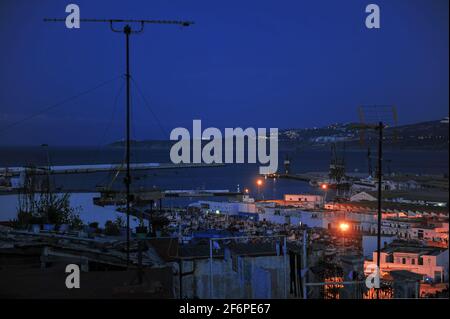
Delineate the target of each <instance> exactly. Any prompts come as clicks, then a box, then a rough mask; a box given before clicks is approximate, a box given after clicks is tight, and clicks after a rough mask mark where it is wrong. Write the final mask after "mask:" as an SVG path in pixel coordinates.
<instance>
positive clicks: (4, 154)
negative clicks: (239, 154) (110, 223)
mask: <svg viewBox="0 0 450 319" xmlns="http://www.w3.org/2000/svg"><path fill="white" fill-rule="evenodd" d="M49 155H50V159H51V163H52V165H80V164H102V163H103V164H105V163H120V162H121V161H122V159H123V158H124V151H123V150H121V149H117V148H101V149H99V148H89V147H84V148H80V147H78V148H73V147H71V148H68V147H57V148H56V147H55V148H50V149H49ZM46 156H47V155H46V153H45V151H44V150H43V149H42V148H40V147H20V148H19V147H8V148H5V147H4V148H0V167H6V166H23V165H29V164H34V165H46V163H47V159H46V158H47V157H46ZM289 156H290V158H291V172H292V173H304V172H312V171H316V172H317V171H327V170H328V165H329V162H330V152H329V151H296V152H290V153H289ZM284 157H285V154H280V156H279V167H280V168H282V163H283V159H284ZM345 159H346V163H347V171H348V172H360V173H361V172H367V171H368V161H367V154H366V151H347V152H346V153H345ZM385 159H386V160H388V161H386V162H385V164H384V166H385V170H386V172H388V171H391V172H403V173H406V172H408V173H416V174H446V173H448V162H449V161H448V159H449V154H448V151H396V152H395V151H388V152H386V154H385ZM132 160H133V162H160V163H166V162H170V159H169V152H168V151H166V150H164V151H162V150H157V151H155V150H149V149H139V150H135V151H134V152H133V156H132ZM373 165H375V163H373ZM257 177H258V165H255V164H234V165H233V164H230V165H227V166H225V167H218V168H199V169H175V170H153V171H147V172H139V173H135V174H134V175H133V178H134V179H133V187H134V188H140V187H145V188H149V187H158V188H161V189H172V190H174V189H229V190H232V191H234V190H236V189H237V187H238V185H239V186H240V187H241V189H243V188H249V189H250V190H251V191H252V192H253V194H256V193H257V190H256V186H255V181H256V178H257ZM122 178H123V177H122V176H119V177H118V178H117V180H116V181H115V182H114V183H113V188H116V189H119V188H121V187H123V179H122ZM111 179H112V174H107V173H95V174H85V175H60V176H54V177H52V182H53V184H54V185H56V186H57V187H60V188H62V189H63V190H67V191H70V190H80V189H82V190H86V191H88V190H90V191H92V190H94V189H95V187H96V186H100V185H102V186H105V185H108V184H109V183H110V181H111ZM260 191H261V194H262V195H263V196H264V198H281V197H282V196H283V194H286V193H301V192H316V190H315V189H312V188H311V187H310V186H309V185H308V184H307V183H304V182H299V181H293V180H284V179H281V180H275V181H274V180H267V181H265V183H264V186H263V187H261V190H260ZM78 196H81V195H78ZM0 197H4V196H0ZM195 200H196V199H193V200H192V201H195ZM15 203H16V200H12V199H10V200H8V204H6V202H5V198H3V200H2V199H0V214H4V213H5V211H8V212H9V213H8V214H11V212H10V211H11V210H12V209H13V208H14V207H15V205H16V204H15ZM82 203H83V204H82V206H84V208H85V209H88V210H94V209H96V208H94V207H93V206H92V205H91V206H92V207H86V206H89V205H90V204H89V205H88V203H87V201H86V200H85V199H84V197H83V200H82ZM180 204H181V203H180ZM184 204H185V203H184Z"/></svg>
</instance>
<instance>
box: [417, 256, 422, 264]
mask: <svg viewBox="0 0 450 319" xmlns="http://www.w3.org/2000/svg"><path fill="white" fill-rule="evenodd" d="M418 264H419V265H423V258H422V257H419V260H418Z"/></svg>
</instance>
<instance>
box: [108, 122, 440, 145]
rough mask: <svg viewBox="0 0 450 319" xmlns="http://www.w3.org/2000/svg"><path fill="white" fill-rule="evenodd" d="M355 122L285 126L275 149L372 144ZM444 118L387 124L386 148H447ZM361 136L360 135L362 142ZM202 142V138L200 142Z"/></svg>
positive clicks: (370, 136) (374, 137)
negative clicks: (412, 122) (323, 125)
mask: <svg viewBox="0 0 450 319" xmlns="http://www.w3.org/2000/svg"><path fill="white" fill-rule="evenodd" d="M355 125H356V123H347V124H332V125H329V126H326V127H321V128H297V129H285V130H280V132H279V141H280V143H279V148H280V150H281V151H283V150H295V149H324V148H329V147H330V145H331V144H333V143H336V144H341V145H342V144H345V146H346V148H348V149H361V147H368V146H375V145H376V143H377V141H378V135H377V133H376V132H375V131H370V130H366V131H364V132H361V131H359V130H358V129H355V128H354V126H355ZM448 129H449V124H448V119H446V120H437V121H429V122H421V123H415V124H408V125H402V126H397V127H388V128H386V129H385V134H384V141H385V143H384V147H385V148H386V149H390V148H396V149H417V150H423V149H427V150H448V149H449V131H448ZM361 137H363V144H362V143H361V142H362V139H361ZM174 143H175V141H168V140H144V141H132V146H133V147H143V148H149V149H155V150H164V149H170V147H171V146H172V145H173V144H174ZM204 143H205V141H204ZM110 146H112V147H123V146H124V142H123V141H120V142H115V143H112V144H110Z"/></svg>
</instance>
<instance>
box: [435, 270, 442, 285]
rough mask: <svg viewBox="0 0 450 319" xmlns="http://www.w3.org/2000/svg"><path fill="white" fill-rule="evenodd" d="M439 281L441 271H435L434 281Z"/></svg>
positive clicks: (440, 279)
mask: <svg viewBox="0 0 450 319" xmlns="http://www.w3.org/2000/svg"><path fill="white" fill-rule="evenodd" d="M441 281H442V278H441V272H440V271H435V272H434V282H441Z"/></svg>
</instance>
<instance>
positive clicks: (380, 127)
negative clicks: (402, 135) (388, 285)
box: [377, 122, 383, 299]
mask: <svg viewBox="0 0 450 319" xmlns="http://www.w3.org/2000/svg"><path fill="white" fill-rule="evenodd" d="M382 163H383V122H379V123H378V212H377V213H378V221H377V226H378V231H377V271H378V275H381V268H380V266H381V256H380V255H381V200H382V198H381V192H382V185H381V183H382V182H383V168H382ZM380 279H381V278H380ZM380 288H381V287H380ZM380 288H378V289H377V299H379V298H380Z"/></svg>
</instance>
